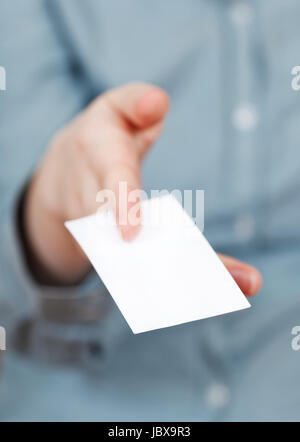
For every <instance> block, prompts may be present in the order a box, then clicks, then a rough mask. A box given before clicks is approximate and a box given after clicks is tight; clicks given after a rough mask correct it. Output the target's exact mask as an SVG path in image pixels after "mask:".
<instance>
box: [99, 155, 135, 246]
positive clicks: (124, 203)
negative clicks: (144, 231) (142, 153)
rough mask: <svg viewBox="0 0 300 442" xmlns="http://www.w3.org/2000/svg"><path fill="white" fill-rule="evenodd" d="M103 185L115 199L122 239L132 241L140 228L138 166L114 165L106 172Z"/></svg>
mask: <svg viewBox="0 0 300 442" xmlns="http://www.w3.org/2000/svg"><path fill="white" fill-rule="evenodd" d="M104 185H105V188H106V189H111V190H112V192H113V195H114V197H115V200H114V202H115V207H114V209H115V212H116V219H117V224H118V227H119V229H120V232H121V235H122V238H123V239H124V241H128V242H129V241H132V240H133V239H134V238H135V237H136V236H137V234H138V233H139V230H140V227H141V207H140V202H141V198H140V187H141V184H140V174H139V165H138V164H136V166H132V163H130V164H128V163H126V162H124V163H122V162H119V163H116V164H115V165H114V166H112V168H110V169H109V170H108V172H107V175H106V177H105V180H104Z"/></svg>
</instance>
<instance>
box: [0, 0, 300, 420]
mask: <svg viewBox="0 0 300 442" xmlns="http://www.w3.org/2000/svg"><path fill="white" fill-rule="evenodd" d="M299 17H300V3H299V1H298V0H284V1H283V0H273V1H270V0H269V1H267V0H265V1H259V0H252V1H247V0H244V1H241V2H236V1H233V0H232V1H231V0H226V1H225V0H214V1H213V0H210V1H209V0H197V1H196V0H185V1H183V0H164V1H162V0H152V1H151V2H149V1H146V0H126V1H121V0H109V1H107V0H84V1H81V0H64V1H63V2H62V1H59V0H51V1H46V0H18V1H17V2H11V1H9V0H3V1H2V2H1V6H0V65H2V66H4V67H5V69H6V73H7V91H5V92H0V149H1V150H0V155H1V156H0V158H1V161H0V192H1V204H0V207H1V209H0V210H1V212H0V213H1V224H0V244H1V248H0V281H1V284H0V324H1V325H4V326H5V327H6V328H7V330H8V336H9V340H8V344H7V350H6V352H5V354H2V356H4V359H5V361H4V362H5V364H4V366H3V370H2V375H1V378H0V419H1V420H100V421H101V420H102V421H107V420H110V421H117V420H120V421H126V420H133V421H137V420H150V421H151V420H154V421H155V420H160V421H162V420H182V421H183V420H298V419H299V418H300V390H299V388H298V373H299V367H300V352H299V353H298V352H296V351H293V350H292V348H291V340H292V336H291V330H292V328H293V327H294V326H296V325H298V324H299V323H300V150H299V143H300V92H299V93H297V92H296V91H294V90H293V89H292V87H291V80H292V76H291V69H292V67H293V66H295V65H299V64H300V63H299V61H300V60H299V47H300V27H299ZM135 80H141V81H145V82H150V83H154V84H157V85H159V86H161V87H163V88H165V89H166V91H167V92H168V93H169V95H170V97H171V101H172V108H171V112H170V114H169V116H168V118H167V122H166V127H165V130H164V133H163V134H162V136H161V138H160V140H159V141H158V142H157V144H156V146H155V147H154V149H153V150H151V152H150V154H149V156H148V157H147V160H146V162H145V164H144V170H143V178H144V184H145V188H146V190H148V191H149V190H150V189H168V190H173V189H181V190H183V189H204V190H205V234H206V236H207V238H208V239H209V240H210V242H211V243H212V244H213V246H214V247H215V248H216V249H217V250H219V251H223V252H226V253H229V254H232V255H234V256H236V257H239V258H241V259H244V260H246V261H248V262H249V263H251V264H254V265H256V266H257V267H258V268H259V269H260V270H261V272H262V274H263V276H264V280H265V283H264V287H263V290H262V291H261V293H260V295H259V296H257V298H255V299H254V300H252V301H251V303H252V307H253V308H251V309H249V310H247V311H243V312H237V313H233V314H230V315H225V316H222V317H217V318H213V319H208V320H203V321H199V322H195V323H191V324H185V325H182V326H178V327H172V328H169V329H164V330H160V331H155V332H149V333H146V334H142V335H137V336H134V335H133V334H132V333H131V331H130V330H129V328H128V326H127V325H126V323H125V320H124V318H123V317H122V315H121V314H120V312H119V311H118V309H117V308H116V306H115V304H114V303H113V301H112V300H111V298H110V296H109V294H107V293H106V292H105V289H104V287H103V285H102V283H101V281H100V280H99V278H97V277H96V276H95V275H91V276H90V277H89V278H88V280H87V281H85V282H84V283H83V284H82V285H80V286H79V287H73V288H69V289H63V288H60V287H57V288H46V287H40V286H38V285H37V284H36V283H35V282H34V281H33V280H32V278H31V276H30V274H29V272H28V270H27V267H26V262H25V260H24V257H23V253H22V246H21V244H20V241H19V238H18V233H17V231H16V227H15V225H16V209H15V207H16V202H17V201H18V197H19V195H20V192H21V190H22V188H23V186H24V183H25V182H26V180H27V179H28V177H29V176H30V174H31V173H32V170H34V168H35V167H36V165H37V164H38V162H39V160H40V158H41V156H42V154H43V152H44V151H45V149H46V147H47V145H48V143H49V140H50V139H51V137H52V135H53V134H54V133H55V132H56V130H57V129H59V128H60V127H62V126H63V125H64V124H65V123H67V122H68V121H70V119H71V118H72V117H73V116H75V115H76V114H77V113H78V112H79V111H80V110H81V109H83V108H84V107H85V106H86V104H87V103H88V102H89V101H90V100H91V99H92V98H94V97H96V96H97V95H98V94H100V93H101V92H103V91H105V90H107V89H109V88H112V87H116V86H119V85H121V84H124V83H127V82H131V81H135ZM183 295H184V294H183ZM98 311H99V312H103V313H99V314H98V313H97V312H98ZM62 361H63V362H64V364H63V365H62V364H61V362H62Z"/></svg>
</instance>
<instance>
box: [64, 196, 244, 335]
mask: <svg viewBox="0 0 300 442" xmlns="http://www.w3.org/2000/svg"><path fill="white" fill-rule="evenodd" d="M142 217H143V226H142V229H141V232H140V233H139V235H138V236H137V238H136V239H135V240H134V241H133V242H131V243H126V242H124V241H123V240H122V238H121V235H120V233H119V230H118V228H117V226H116V223H115V217H114V215H113V213H111V212H102V213H101V212H100V213H97V214H95V215H92V216H88V217H85V218H81V219H77V220H74V221H68V222H66V227H67V228H68V230H69V231H70V232H71V234H72V235H73V236H74V238H75V239H76V240H77V241H78V243H79V244H80V246H81V247H82V249H83V250H84V252H85V253H86V255H87V256H88V258H89V260H90V261H91V263H92V265H93V267H94V268H95V270H96V272H97V273H98V275H99V276H100V278H101V279H102V281H103V283H104V284H105V285H106V287H107V289H108V291H109V293H110V294H111V296H112V297H113V299H114V301H115V302H116V304H117V305H118V307H119V309H120V311H121V312H122V314H123V316H124V318H125V319H126V321H127V322H128V324H129V326H130V328H131V329H132V331H133V333H141V332H146V331H150V330H155V329H159V328H163V327H170V326H174V325H178V324H182V323H185V322H190V321H197V320H200V319H204V318H209V317H212V316H217V315H222V314H225V313H230V312H233V311H236V310H241V309H245V308H248V307H250V304H249V303H248V301H247V299H246V298H245V296H244V295H243V293H242V292H241V290H240V289H239V287H238V286H237V284H236V283H235V281H234V280H233V278H232V277H231V275H230V274H229V272H228V271H227V269H226V268H225V267H224V265H223V264H222V262H221V261H220V259H219V258H218V256H217V255H216V253H215V252H214V250H213V249H212V247H211V246H210V244H209V243H208V241H207V240H206V239H205V237H204V236H203V234H202V233H201V232H200V230H199V229H198V228H197V226H196V225H195V224H194V222H193V220H192V219H191V218H190V217H189V215H188V214H187V213H186V212H185V211H184V209H183V208H182V207H181V205H180V204H179V203H178V202H177V200H176V199H175V198H174V197H172V196H171V195H167V196H163V197H161V198H154V199H150V200H146V201H143V203H142Z"/></svg>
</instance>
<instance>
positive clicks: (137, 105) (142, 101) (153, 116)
mask: <svg viewBox="0 0 300 442" xmlns="http://www.w3.org/2000/svg"><path fill="white" fill-rule="evenodd" d="M102 98H103V99H104V100H107V102H108V103H109V104H110V106H111V107H113V110H114V111H115V112H117V113H118V114H119V116H121V117H123V118H124V119H125V120H126V122H127V123H129V124H130V125H131V126H132V127H133V129H136V130H143V129H146V128H148V127H151V126H154V125H156V124H157V123H160V122H161V121H162V120H163V118H164V117H165V115H166V113H167V112H168V109H169V97H168V95H167V93H166V92H165V91H164V90H162V89H160V88H159V87H157V86H153V85H150V84H146V83H131V84H127V85H125V86H121V87H119V88H116V89H111V90H110V91H108V92H106V93H105V94H104V95H102Z"/></svg>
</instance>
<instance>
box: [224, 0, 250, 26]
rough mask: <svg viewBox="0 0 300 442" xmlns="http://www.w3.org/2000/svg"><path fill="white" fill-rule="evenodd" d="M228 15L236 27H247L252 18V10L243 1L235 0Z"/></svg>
mask: <svg viewBox="0 0 300 442" xmlns="http://www.w3.org/2000/svg"><path fill="white" fill-rule="evenodd" d="M229 15H230V18H231V20H232V21H233V23H235V24H236V25H248V24H249V23H250V22H251V21H252V18H253V9H252V7H251V6H250V5H249V4H248V3H245V2H244V1H241V0H235V1H234V2H233V4H232V5H231V7H230V10H229Z"/></svg>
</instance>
